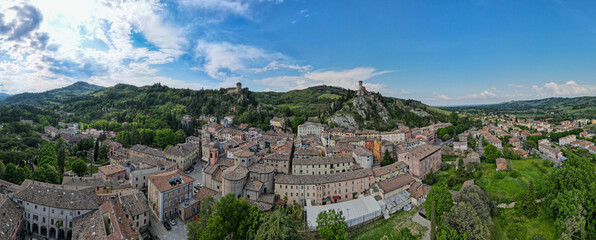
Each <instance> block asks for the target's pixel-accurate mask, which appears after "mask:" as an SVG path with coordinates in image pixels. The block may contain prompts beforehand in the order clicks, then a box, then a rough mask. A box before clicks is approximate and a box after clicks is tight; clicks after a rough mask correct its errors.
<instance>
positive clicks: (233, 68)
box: [193, 40, 312, 80]
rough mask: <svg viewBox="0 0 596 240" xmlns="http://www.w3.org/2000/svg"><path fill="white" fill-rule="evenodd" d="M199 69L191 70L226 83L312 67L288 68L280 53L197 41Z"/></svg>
mask: <svg viewBox="0 0 596 240" xmlns="http://www.w3.org/2000/svg"><path fill="white" fill-rule="evenodd" d="M195 57H196V60H197V61H198V63H199V66H197V67H195V68H193V69H194V70H199V71H203V72H205V73H207V75H209V76H210V77H212V78H215V79H219V80H228V79H229V78H234V77H236V78H238V77H240V76H242V75H243V74H248V73H262V72H266V71H274V70H280V69H287V70H296V71H299V72H305V71H309V70H310V69H312V66H310V65H307V66H301V65H297V64H289V63H284V62H291V60H290V59H289V58H288V57H286V56H285V55H283V54H281V53H276V52H268V51H265V50H263V49H261V48H258V47H254V46H248V45H242V44H236V45H235V44H231V43H229V42H208V41H204V40H199V41H198V42H197V46H196V49H195Z"/></svg>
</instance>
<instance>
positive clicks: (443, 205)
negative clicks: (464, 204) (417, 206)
mask: <svg viewBox="0 0 596 240" xmlns="http://www.w3.org/2000/svg"><path fill="white" fill-rule="evenodd" d="M433 204H434V205H435V211H436V215H437V221H440V220H441V216H442V215H443V213H445V212H447V211H449V209H451V207H452V206H453V199H452V197H451V193H450V192H449V190H447V188H445V187H443V186H433V187H432V188H431V189H430V192H429V193H428V196H427V197H426V201H425V202H424V208H425V209H432V205H433ZM430 217H431V216H430V215H427V218H430Z"/></svg>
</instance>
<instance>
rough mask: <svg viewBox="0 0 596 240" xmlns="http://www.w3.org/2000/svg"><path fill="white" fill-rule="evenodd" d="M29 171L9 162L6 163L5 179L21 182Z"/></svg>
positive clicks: (16, 182)
mask: <svg viewBox="0 0 596 240" xmlns="http://www.w3.org/2000/svg"><path fill="white" fill-rule="evenodd" d="M28 172H29V171H25V170H24V169H23V168H21V167H18V168H17V166H15V165H14V164H12V163H8V164H7V165H6V171H5V173H4V180H6V181H9V182H11V183H15V184H21V183H22V182H23V181H24V180H25V178H27V173H28Z"/></svg>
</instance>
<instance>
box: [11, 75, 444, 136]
mask: <svg viewBox="0 0 596 240" xmlns="http://www.w3.org/2000/svg"><path fill="white" fill-rule="evenodd" d="M75 85H76V87H77V88H78V89H82V88H85V84H83V83H77V84H75ZM90 86H93V85H90ZM94 89H95V90H94ZM66 100H68V101H66ZM6 103H7V104H28V105H41V106H43V107H46V108H49V109H53V110H59V111H65V112H71V113H75V116H76V117H75V119H70V120H73V121H83V122H91V121H96V120H108V121H111V120H114V121H117V122H137V123H143V124H149V123H150V125H151V126H153V127H158V128H161V127H166V126H168V125H175V124H177V122H179V121H178V120H176V119H180V118H182V116H183V115H186V114H190V115H193V116H199V115H213V116H216V117H218V118H221V117H223V116H227V115H234V116H236V120H235V122H237V123H249V124H251V125H252V126H258V127H262V128H267V127H268V125H269V120H270V119H271V118H273V117H295V116H297V117H302V118H304V119H306V120H311V121H319V122H325V123H332V125H338V126H344V127H351V128H362V127H365V128H369V129H378V130H391V129H394V128H395V127H396V126H397V124H404V125H407V126H410V127H420V126H425V125H429V124H432V123H435V122H437V121H445V119H446V114H445V112H444V111H442V110H438V109H436V108H432V107H429V106H427V105H424V104H422V103H421V102H419V101H414V100H403V99H397V98H392V97H384V96H381V95H380V94H379V93H368V94H367V96H366V97H357V96H356V92H355V91H353V90H348V89H344V88H338V87H330V86H316V87H311V88H307V89H301V90H292V91H289V92H252V91H249V90H248V89H246V88H245V89H242V92H241V93H240V94H238V93H228V90H227V89H218V90H212V89H203V90H198V91H197V90H190V89H175V88H170V87H166V86H162V85H160V84H155V85H153V86H145V87H135V86H131V85H126V84H118V85H116V86H113V87H108V88H100V89H96V88H92V89H88V90H87V91H76V92H75V91H72V86H70V87H67V88H62V89H56V90H51V91H48V92H45V93H41V94H20V95H17V96H13V97H11V98H9V99H6ZM346 116H347V118H349V120H348V121H347V122H346V121H343V119H345V118H346ZM171 127H172V128H175V127H173V126H171Z"/></svg>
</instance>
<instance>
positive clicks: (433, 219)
mask: <svg viewBox="0 0 596 240" xmlns="http://www.w3.org/2000/svg"><path fill="white" fill-rule="evenodd" d="M430 239H431V240H436V239H437V211H436V210H435V203H434V202H432V203H431V209H430Z"/></svg>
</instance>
